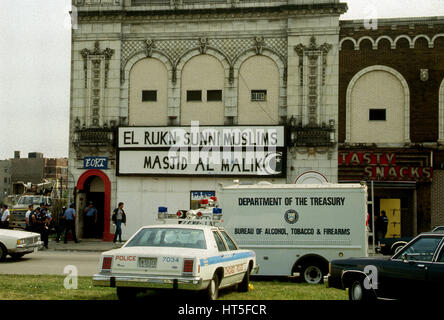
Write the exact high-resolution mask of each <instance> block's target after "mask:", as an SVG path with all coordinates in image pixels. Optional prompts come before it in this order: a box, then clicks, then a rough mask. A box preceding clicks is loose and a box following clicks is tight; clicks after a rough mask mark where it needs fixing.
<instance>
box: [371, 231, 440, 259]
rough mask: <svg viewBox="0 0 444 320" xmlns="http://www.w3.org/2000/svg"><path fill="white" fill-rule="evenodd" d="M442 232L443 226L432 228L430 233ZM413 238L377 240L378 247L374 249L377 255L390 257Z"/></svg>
mask: <svg viewBox="0 0 444 320" xmlns="http://www.w3.org/2000/svg"><path fill="white" fill-rule="evenodd" d="M440 230H444V226H438V227H435V228H433V230H432V232H435V231H440ZM412 239H413V237H402V238H383V239H381V240H379V246H378V247H377V248H376V251H377V252H378V253H381V254H383V255H389V256H392V255H394V254H395V253H398V252H399V250H401V249H402V248H403V247H404V246H405V245H406V244H407V243H408V242H410V241H411V240H412Z"/></svg>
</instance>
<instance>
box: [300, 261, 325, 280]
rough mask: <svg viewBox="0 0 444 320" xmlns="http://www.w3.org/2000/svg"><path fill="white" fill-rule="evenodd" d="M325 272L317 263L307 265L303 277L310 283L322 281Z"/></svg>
mask: <svg viewBox="0 0 444 320" xmlns="http://www.w3.org/2000/svg"><path fill="white" fill-rule="evenodd" d="M323 277H324V274H323V272H322V269H321V267H320V266H318V265H316V264H311V265H306V266H304V268H303V270H302V278H303V280H304V282H306V283H309V284H319V283H322V281H323V280H324V279H323Z"/></svg>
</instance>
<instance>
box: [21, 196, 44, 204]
mask: <svg viewBox="0 0 444 320" xmlns="http://www.w3.org/2000/svg"><path fill="white" fill-rule="evenodd" d="M40 200H41V197H21V198H20V199H19V201H18V204H40Z"/></svg>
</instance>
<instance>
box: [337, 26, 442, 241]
mask: <svg viewBox="0 0 444 320" xmlns="http://www.w3.org/2000/svg"><path fill="white" fill-rule="evenodd" d="M338 141H339V156H338V159H339V160H338V161H339V169H338V180H339V181H340V182H346V181H362V180H365V181H368V182H370V181H374V196H375V212H379V211H380V210H385V211H386V212H387V215H388V217H389V220H390V221H391V223H390V225H391V226H390V225H389V234H391V235H394V236H396V235H402V236H412V235H416V234H417V233H419V232H422V231H427V230H430V229H431V227H433V226H435V225H440V224H441V225H442V224H444V210H443V209H444V197H443V195H444V193H443V191H444V190H443V189H444V145H443V144H444V17H434V18H403V19H382V20H379V21H378V25H377V27H376V28H375V29H370V28H366V25H365V23H364V21H363V20H359V21H342V22H341V31H340V56H339V140H338ZM369 185H370V183H369Z"/></svg>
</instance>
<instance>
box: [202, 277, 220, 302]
mask: <svg viewBox="0 0 444 320" xmlns="http://www.w3.org/2000/svg"><path fill="white" fill-rule="evenodd" d="M218 296H219V277H218V276H217V274H216V273H215V274H214V275H213V278H212V279H211V281H210V283H209V284H208V287H207V289H205V298H206V299H208V300H217V297H218Z"/></svg>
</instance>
